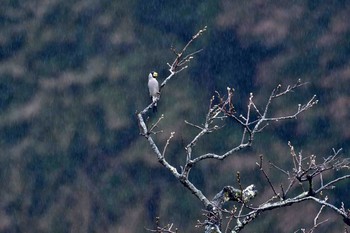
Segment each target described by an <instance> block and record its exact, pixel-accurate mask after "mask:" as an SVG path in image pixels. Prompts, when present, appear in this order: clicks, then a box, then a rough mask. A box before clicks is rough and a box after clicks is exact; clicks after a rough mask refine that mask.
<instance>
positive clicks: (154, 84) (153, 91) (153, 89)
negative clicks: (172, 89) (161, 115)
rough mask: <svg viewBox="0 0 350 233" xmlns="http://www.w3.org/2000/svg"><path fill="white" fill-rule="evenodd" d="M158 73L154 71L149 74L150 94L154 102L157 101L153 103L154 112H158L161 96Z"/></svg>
mask: <svg viewBox="0 0 350 233" xmlns="http://www.w3.org/2000/svg"><path fill="white" fill-rule="evenodd" d="M157 77H158V73H157V72H155V71H152V72H151V73H149V75H148V90H149V95H150V96H151V98H152V102H155V103H154V105H153V112H157V102H156V101H157V100H158V98H159V94H160V93H159V83H158V81H157V79H156V78H157Z"/></svg>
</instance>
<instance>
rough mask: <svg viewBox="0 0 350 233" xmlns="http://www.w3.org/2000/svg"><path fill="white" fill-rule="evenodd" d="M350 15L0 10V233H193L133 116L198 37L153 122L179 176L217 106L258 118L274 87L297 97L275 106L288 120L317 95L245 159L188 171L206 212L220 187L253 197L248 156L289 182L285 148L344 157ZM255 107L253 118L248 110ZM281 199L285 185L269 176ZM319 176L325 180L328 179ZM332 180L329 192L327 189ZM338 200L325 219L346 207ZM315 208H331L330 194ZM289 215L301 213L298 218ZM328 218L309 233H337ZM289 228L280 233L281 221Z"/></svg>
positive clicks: (42, 5)
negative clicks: (158, 224)
mask: <svg viewBox="0 0 350 233" xmlns="http://www.w3.org/2000/svg"><path fill="white" fill-rule="evenodd" d="M348 3H349V2H348V1H340V0H339V1H336V0H333V1H311V0H309V1H278V2H273V1H258V0H253V1H244V0H242V1H227V0H221V1H217V2H216V1H210V0H205V1H182V2H178V1H162V0H158V1H157V0H151V1H139V0H128V1H125V0H118V1H106V0H99V1H97V0H73V1H63V0H50V1H37V0H29V1H11V0H5V1H3V2H2V6H1V9H0V29H1V33H0V185H1V189H0V197H1V198H0V231H1V232H29V233H30V232H33V233H34V232H144V231H145V230H144V227H148V228H152V226H153V224H154V219H155V217H156V216H161V217H162V220H163V221H164V222H173V223H174V224H175V225H176V226H177V227H178V228H179V229H180V232H202V230H201V229H199V230H198V229H195V228H194V225H195V224H196V220H197V219H199V218H201V208H202V206H201V205H200V203H199V202H198V200H196V199H195V198H194V196H192V195H191V193H190V192H188V191H187V190H185V189H184V188H183V187H182V186H181V185H180V184H178V182H177V181H176V180H175V179H174V178H173V177H171V176H170V175H169V174H168V173H167V172H166V171H165V170H164V169H163V168H162V167H161V166H160V165H159V164H158V163H157V160H156V158H155V156H154V155H153V154H152V152H151V150H150V148H149V146H148V145H147V143H146V141H145V140H144V138H143V137H141V136H140V135H139V131H138V126H137V123H136V119H135V111H136V110H141V109H142V108H143V107H145V106H146V105H147V104H149V98H148V93H147V88H146V83H147V75H148V73H149V72H150V71H151V70H157V71H158V73H159V74H160V80H162V78H164V77H166V76H167V75H168V71H167V68H168V67H167V65H166V63H167V62H171V61H172V59H173V54H172V52H171V51H170V50H169V48H170V47H171V46H174V47H177V48H181V46H183V45H184V44H185V43H186V42H187V41H188V40H189V38H191V36H192V35H193V34H194V33H195V32H197V31H198V30H199V29H201V28H202V27H203V26H205V25H207V26H208V30H207V32H206V33H205V34H204V35H203V36H202V37H201V38H200V39H199V40H198V41H196V42H195V44H194V47H192V48H191V49H192V51H194V50H196V49H199V48H204V51H203V52H201V53H200V54H199V55H198V56H196V58H195V59H194V60H193V61H192V63H191V64H190V67H189V68H188V69H187V70H186V71H184V72H182V73H181V74H179V75H178V76H176V77H175V78H174V79H173V80H172V81H171V82H170V83H169V84H168V85H167V86H166V87H165V89H164V90H163V92H162V99H161V102H160V104H159V105H160V106H159V113H158V115H150V121H153V120H154V119H156V117H157V116H159V115H160V114H161V113H164V115H165V120H164V121H163V122H162V123H161V125H160V127H161V128H162V129H163V130H164V133H162V134H158V135H157V139H156V140H157V142H159V143H160V145H164V143H165V141H166V139H167V137H168V136H169V135H170V132H172V131H175V132H176V134H175V138H174V140H173V143H172V144H171V145H170V147H169V153H168V155H167V158H168V159H169V160H170V161H172V162H173V163H174V164H176V166H177V167H180V165H181V162H183V159H184V150H183V148H184V146H185V145H186V143H187V142H188V141H189V140H190V139H191V137H193V135H194V134H195V132H196V131H195V129H191V128H189V127H188V126H186V125H185V124H184V120H185V119H186V120H188V121H190V122H193V123H197V124H200V123H202V122H203V121H204V117H205V116H204V114H205V111H206V110H207V108H208V103H209V98H210V96H211V95H213V93H214V91H215V90H217V91H219V92H222V93H223V92H225V90H226V87H227V86H230V87H234V88H235V90H236V92H235V106H236V108H237V110H238V111H242V112H244V110H245V108H246V104H247V96H248V95H249V93H250V92H253V93H255V99H256V101H257V102H258V103H260V104H263V103H264V102H265V101H266V100H267V97H268V95H269V93H270V91H271V90H272V88H274V87H275V86H276V85H277V84H279V83H281V84H282V85H284V86H285V85H288V84H292V83H293V82H295V81H296V80H297V79H299V78H301V79H302V80H303V81H306V82H309V85H308V86H306V87H305V88H302V89H301V90H300V92H298V93H296V95H294V96H292V95H291V96H288V97H287V98H285V99H284V101H280V102H277V103H275V105H273V109H272V112H274V113H275V114H277V115H281V114H285V113H287V112H292V111H293V110H294V109H296V106H297V104H298V103H302V102H303V101H305V100H307V99H308V98H310V97H311V96H312V95H313V94H316V95H317V96H318V98H319V100H320V103H319V104H318V105H317V106H316V107H315V108H313V109H312V110H311V111H309V112H308V113H306V114H304V115H303V116H301V117H300V118H299V119H298V120H296V121H290V122H276V124H274V125H272V126H270V127H268V128H267V129H266V131H265V133H262V134H261V135H259V137H257V138H256V141H255V146H254V147H253V148H252V149H250V150H248V151H244V152H242V153H240V154H238V155H237V156H233V157H232V158H229V159H227V160H226V161H225V162H224V163H221V162H215V161H214V162H209V161H207V162H205V163H203V164H202V165H201V166H198V167H195V168H194V169H193V174H192V177H191V178H192V179H193V180H194V183H195V184H196V185H198V187H200V188H201V189H202V190H203V192H204V193H205V194H207V195H208V196H209V197H213V196H214V195H215V194H216V193H217V192H218V191H219V190H220V189H221V188H222V186H223V185H227V184H230V185H235V179H234V174H235V172H237V171H240V172H241V174H242V181H243V184H245V185H249V184H251V183H254V184H256V185H257V187H258V189H259V193H261V196H260V197H261V199H260V200H263V195H264V194H266V193H268V192H269V190H268V187H267V185H266V182H264V181H263V179H262V176H261V174H260V173H259V172H258V169H257V168H256V166H255V162H256V161H257V159H258V155H259V154H264V156H265V158H266V159H267V160H272V161H274V162H275V163H277V164H279V165H281V166H282V167H288V165H289V161H288V159H289V154H288V146H287V141H291V142H292V143H293V144H294V145H295V146H296V148H297V150H303V153H305V154H315V155H317V156H318V157H322V156H326V155H328V154H330V153H331V148H333V147H334V148H340V147H342V148H343V149H344V155H345V156H347V155H348V154H349V153H348V152H349V149H350V144H349V139H350V134H349V130H348V125H349V119H350V117H349V116H350V112H349V107H350V97H349V92H348V87H349V77H350V66H349V65H350V63H349V58H350V43H349V41H350V23H349V20H348V15H349V14H350V5H349V4H348ZM261 106H262V105H261ZM225 123H226V124H227V125H228V126H227V128H225V129H224V130H222V131H221V132H216V133H215V134H213V135H209V136H208V137H207V138H206V139H205V140H203V141H201V142H200V143H199V144H198V145H197V151H196V153H198V154H199V153H201V152H208V151H212V152H218V153H219V152H222V151H225V150H226V149H227V148H229V147H230V146H232V145H234V143H235V142H237V141H239V136H240V131H239V130H238V128H235V127H234V126H232V124H231V123H230V122H225ZM269 172H271V175H272V176H273V181H274V182H276V183H278V184H279V183H281V182H282V180H283V179H285V178H284V177H280V175H273V174H274V173H273V170H271V171H269ZM330 175H332V174H330ZM330 177H331V176H330ZM342 185H343V187H342V188H343V189H342V190H340V189H339V190H338V189H337V190H335V195H333V196H331V197H332V199H331V200H333V201H335V203H336V204H338V205H340V201H341V200H343V201H345V203H347V202H349V197H348V194H347V192H348V189H347V188H346V184H342ZM327 195H328V194H327ZM300 208H302V209H303V213H302V214H300V211H299V210H300ZM317 208H318V207H316V206H313V205H305V204H303V205H302V206H301V205H299V206H296V207H290V208H288V209H287V210H284V211H273V212H272V214H268V213H267V214H264V215H263V216H261V217H260V218H259V221H258V222H257V223H256V224H254V225H253V226H252V227H250V228H249V229H248V228H247V229H246V231H245V232H257V231H259V232H294V231H295V230H297V229H299V228H301V227H310V226H311V224H312V219H313V217H314V216H315V214H316V213H317V211H318V209H317ZM326 217H328V218H330V221H329V222H328V223H327V224H324V225H323V228H322V229H320V232H322V231H323V232H335V231H339V230H341V229H343V228H344V226H343V223H342V222H341V221H340V220H336V219H335V218H334V215H332V214H331V213H328V212H325V213H324V218H326ZM291 219H292V220H291Z"/></svg>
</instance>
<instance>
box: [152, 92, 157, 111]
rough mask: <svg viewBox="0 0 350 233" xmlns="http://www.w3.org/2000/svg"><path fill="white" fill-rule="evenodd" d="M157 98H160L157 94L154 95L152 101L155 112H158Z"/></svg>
mask: <svg viewBox="0 0 350 233" xmlns="http://www.w3.org/2000/svg"><path fill="white" fill-rule="evenodd" d="M157 100H158V98H157V97H156V96H153V97H152V101H153V102H154V105H153V112H157V111H158V109H157Z"/></svg>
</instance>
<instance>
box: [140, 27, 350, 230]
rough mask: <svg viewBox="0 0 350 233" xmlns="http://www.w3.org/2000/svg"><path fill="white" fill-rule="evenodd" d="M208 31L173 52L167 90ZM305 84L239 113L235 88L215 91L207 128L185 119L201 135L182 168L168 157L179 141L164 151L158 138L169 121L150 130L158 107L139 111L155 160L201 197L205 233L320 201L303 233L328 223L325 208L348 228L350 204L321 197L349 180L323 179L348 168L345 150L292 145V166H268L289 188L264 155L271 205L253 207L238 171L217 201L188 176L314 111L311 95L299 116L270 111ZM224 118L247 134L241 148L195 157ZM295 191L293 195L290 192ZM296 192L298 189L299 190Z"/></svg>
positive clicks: (275, 92) (279, 90)
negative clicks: (149, 116) (325, 152)
mask: <svg viewBox="0 0 350 233" xmlns="http://www.w3.org/2000/svg"><path fill="white" fill-rule="evenodd" d="M205 31H206V27H205V28H203V29H201V30H199V32H198V33H197V34H195V35H194V36H193V37H192V38H191V39H190V40H189V42H188V43H187V44H186V45H185V46H184V47H183V49H182V50H180V52H177V51H176V50H175V49H174V48H172V51H173V52H174V54H175V56H176V57H175V60H174V61H173V62H172V63H171V64H170V63H168V66H169V72H170V74H169V76H168V77H166V78H165V80H164V81H163V82H162V83H161V88H164V87H165V85H166V84H168V82H169V81H170V80H171V79H172V77H173V76H174V75H176V74H177V73H179V72H181V71H183V70H184V69H186V68H187V67H188V64H189V62H190V61H191V59H192V58H193V56H194V55H195V54H197V53H198V52H200V50H198V51H195V52H193V53H187V49H188V48H189V46H190V45H191V44H192V43H193V42H194V41H195V40H196V39H198V38H199V37H200V36H201V35H202V33H203V32H205ZM304 84H305V83H303V82H301V80H298V81H297V82H296V83H295V84H293V85H290V86H287V87H285V88H283V87H282V86H281V85H278V86H277V87H276V88H275V89H273V90H272V92H271V94H270V96H269V98H268V99H267V101H266V104H265V105H264V106H263V107H262V108H261V107H259V106H257V105H256V104H255V102H254V95H253V93H250V96H249V100H248V106H247V112H246V113H244V114H243V113H238V112H236V110H235V103H234V101H233V98H232V97H233V95H234V89H233V88H227V93H225V95H221V94H220V93H216V95H214V96H213V97H212V98H211V99H210V102H209V108H208V111H207V114H206V116H205V120H204V122H203V124H201V125H200V124H195V123H190V122H188V121H185V123H186V124H187V125H188V126H189V127H194V128H195V129H197V130H198V133H197V135H196V136H195V137H194V138H193V139H192V140H191V141H190V142H189V143H188V144H187V146H185V150H184V153H185V155H186V160H185V163H184V164H183V166H182V167H181V169H180V170H178V169H177V168H176V167H174V166H173V165H172V164H170V163H169V162H168V161H167V159H166V152H167V147H168V145H169V144H170V142H171V139H172V138H173V137H174V133H175V132H172V133H171V135H170V136H169V138H168V139H167V141H166V142H165V146H164V148H163V149H161V148H160V147H159V145H157V144H156V143H155V141H154V140H153V137H155V136H156V133H157V132H155V128H156V127H157V126H158V124H159V122H160V121H161V120H162V119H163V118H164V116H163V115H162V116H161V117H160V118H159V119H158V120H156V122H155V123H154V124H153V125H151V126H148V125H147V124H146V121H145V115H146V113H147V112H148V111H149V110H150V109H151V108H152V107H153V105H154V104H155V102H156V101H158V100H156V101H155V102H152V103H151V104H149V105H148V106H147V107H146V108H145V109H143V110H142V111H140V112H138V113H137V114H136V115H137V120H138V124H139V127H140V134H141V135H142V136H144V137H145V138H146V139H147V141H148V143H149V145H150V147H151V148H152V150H153V152H154V154H155V156H156V158H157V159H158V161H159V163H160V164H161V165H163V166H164V168H165V169H167V170H168V171H169V172H170V173H171V174H172V175H173V176H174V177H175V178H176V179H177V180H178V181H179V182H180V183H181V184H182V185H183V186H185V187H186V188H187V189H188V190H189V193H192V194H193V195H194V196H195V197H197V198H198V199H199V200H200V201H201V202H202V204H203V206H204V209H205V211H204V215H205V216H206V220H205V221H203V222H198V224H197V226H202V227H204V231H205V232H206V233H212V232H231V233H233V232H239V231H241V230H242V229H243V228H244V227H245V226H246V225H248V224H249V223H251V222H253V221H254V220H255V219H256V218H257V217H258V216H259V215H260V214H261V213H263V212H266V211H269V210H273V209H277V208H283V207H286V206H290V205H293V204H295V203H300V202H306V201H310V202H315V203H316V204H319V205H320V206H321V207H320V210H319V212H318V214H317V215H316V216H315V218H314V223H313V227H312V228H311V229H310V230H309V231H306V230H305V229H300V230H299V231H300V232H310V233H311V232H314V230H315V229H316V228H317V227H318V226H319V225H320V224H322V223H324V222H325V221H326V220H325V221H319V216H320V214H321V212H322V210H323V209H324V208H326V207H327V208H329V209H331V210H333V211H335V213H336V214H338V215H339V216H340V217H341V218H343V220H344V222H345V223H346V224H347V225H350V211H349V209H346V208H345V205H344V204H342V206H340V207H337V206H335V205H333V204H331V203H330V201H329V200H328V198H327V196H323V195H321V194H322V192H323V191H325V190H328V189H332V188H334V186H335V185H336V184H337V183H338V182H340V181H343V180H346V179H349V178H350V174H348V175H342V176H338V177H336V178H334V179H332V180H330V181H325V180H324V179H323V175H324V173H326V172H329V171H335V172H336V171H339V170H344V169H347V170H348V169H349V164H350V160H349V159H348V158H345V159H344V158H341V157H340V155H339V154H340V152H341V149H339V150H335V149H333V151H332V154H331V155H329V156H326V157H323V158H319V157H316V156H315V155H309V156H304V155H303V154H302V153H301V152H300V153H297V152H296V151H295V149H294V147H293V146H292V144H291V143H290V142H289V143H288V145H289V147H290V155H291V156H290V159H291V161H292V164H293V166H292V167H290V168H289V169H285V168H282V167H280V166H279V165H277V164H274V163H272V162H269V166H272V167H273V168H275V169H277V171H278V172H280V173H281V174H282V175H283V176H284V178H285V179H286V180H287V183H288V185H287V186H286V187H285V186H283V185H279V186H276V185H275V184H273V183H272V181H271V179H270V177H269V175H268V174H267V172H266V170H265V167H264V165H265V164H264V157H263V156H262V155H261V156H260V161H259V162H257V167H258V168H259V170H260V171H261V173H262V175H263V177H265V180H266V185H268V186H269V187H270V188H271V190H272V195H271V196H269V197H264V198H265V200H266V201H264V202H263V203H260V204H258V205H252V204H249V202H250V200H251V199H253V198H254V197H255V196H256V195H259V194H258V191H257V190H256V188H255V185H254V184H251V185H249V186H247V187H243V186H242V184H241V182H240V174H239V173H237V178H236V179H237V182H238V184H239V185H238V186H239V187H236V188H235V187H233V186H225V187H223V188H222V190H220V191H219V192H218V193H217V194H216V195H215V197H214V198H213V199H212V200H209V199H208V197H207V196H206V195H205V194H204V193H203V192H202V191H201V190H200V189H198V188H197V187H196V186H195V185H194V184H193V183H192V182H191V180H190V179H189V174H190V172H191V169H192V168H193V166H194V165H195V164H197V163H200V162H202V161H204V160H224V159H226V158H227V157H230V156H232V155H234V154H235V153H236V152H238V151H241V150H243V149H246V148H248V147H251V146H252V144H253V141H254V137H255V135H256V134H258V133H261V132H262V131H263V130H264V129H265V127H266V126H268V125H269V124H270V123H273V122H275V121H282V120H293V119H296V118H297V116H298V115H300V114H302V113H303V112H305V111H307V110H309V109H310V108H312V107H313V106H314V105H315V104H317V102H318V101H317V99H316V96H312V97H311V98H310V99H309V100H307V101H305V103H304V104H299V105H298V106H296V109H295V111H294V113H292V114H290V115H284V116H274V115H273V113H271V111H270V106H271V105H272V104H273V102H274V101H275V100H276V99H278V98H283V97H284V96H286V95H288V94H292V93H293V92H295V91H296V90H297V89H298V88H299V87H301V86H303V85H304ZM222 119H231V120H232V122H233V123H235V124H238V125H239V126H240V127H241V129H242V135H241V140H240V142H238V143H237V145H232V147H231V148H229V149H228V150H227V151H226V152H225V153H223V154H215V153H205V154H201V155H198V156H194V155H193V151H194V149H195V146H196V144H197V142H198V141H199V140H200V139H202V137H204V136H205V135H207V134H209V133H212V132H214V131H219V130H220V129H221V128H222V126H218V124H217V122H218V121H219V120H222ZM291 190H293V192H291ZM296 190H297V191H296ZM228 201H233V202H235V203H237V204H235V205H234V206H235V207H234V208H232V209H231V210H226V209H223V204H224V203H226V202H228ZM224 216H225V217H226V218H227V219H228V221H227V224H226V226H225V227H224V226H222V224H223V217H224ZM172 227H173V225H172V224H170V225H166V226H165V227H161V226H160V225H159V220H157V228H156V229H155V230H150V231H153V232H176V231H177V230H176V231H174V230H172Z"/></svg>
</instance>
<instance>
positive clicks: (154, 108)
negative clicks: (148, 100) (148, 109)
mask: <svg viewBox="0 0 350 233" xmlns="http://www.w3.org/2000/svg"><path fill="white" fill-rule="evenodd" d="M157 111H158V108H157V104H155V105H154V106H153V112H157Z"/></svg>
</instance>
